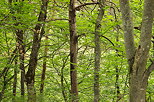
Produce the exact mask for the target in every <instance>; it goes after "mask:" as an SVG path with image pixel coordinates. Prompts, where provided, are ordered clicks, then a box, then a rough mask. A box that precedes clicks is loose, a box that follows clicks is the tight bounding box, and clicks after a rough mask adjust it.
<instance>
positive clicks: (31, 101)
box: [26, 0, 48, 102]
mask: <svg viewBox="0 0 154 102" xmlns="http://www.w3.org/2000/svg"><path fill="white" fill-rule="evenodd" d="M47 5H48V0H42V5H41V10H40V14H39V17H38V21H39V22H42V24H40V23H38V24H36V26H35V28H34V30H35V31H34V35H33V44H32V51H31V54H30V60H29V67H28V71H27V73H26V84H27V92H28V102H36V92H35V87H34V82H35V79H34V77H35V69H36V66H37V57H38V51H39V49H40V43H41V38H42V36H43V34H44V33H45V31H44V26H45V24H44V22H45V20H46V16H47Z"/></svg>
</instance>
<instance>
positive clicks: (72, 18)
mask: <svg viewBox="0 0 154 102" xmlns="http://www.w3.org/2000/svg"><path fill="white" fill-rule="evenodd" d="M75 1H76V0H70V5H69V30H70V78H71V101H72V102H78V83H77V69H76V67H77V43H78V37H77V33H76V11H75Z"/></svg>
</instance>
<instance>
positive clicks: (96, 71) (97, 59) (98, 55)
mask: <svg viewBox="0 0 154 102" xmlns="http://www.w3.org/2000/svg"><path fill="white" fill-rule="evenodd" d="M99 2H100V5H99V13H98V16H97V19H96V25H95V52H94V53H95V68H94V102H99V100H100V93H99V92H100V89H99V71H100V59H101V48H100V31H101V21H102V18H103V16H104V9H103V7H104V6H103V5H104V0H99Z"/></svg>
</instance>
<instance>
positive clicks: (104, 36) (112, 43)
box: [101, 35, 115, 46]
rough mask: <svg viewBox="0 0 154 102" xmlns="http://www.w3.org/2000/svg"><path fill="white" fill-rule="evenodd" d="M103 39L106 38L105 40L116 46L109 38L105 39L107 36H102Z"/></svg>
mask: <svg viewBox="0 0 154 102" xmlns="http://www.w3.org/2000/svg"><path fill="white" fill-rule="evenodd" d="M101 37H103V38H105V39H106V40H108V41H109V42H110V43H111V44H112V45H113V46H115V45H114V43H113V42H112V41H111V40H110V39H109V38H107V37H105V36H103V35H102V36H101Z"/></svg>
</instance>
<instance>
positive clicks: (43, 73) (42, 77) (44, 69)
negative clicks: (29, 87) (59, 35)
mask: <svg viewBox="0 0 154 102" xmlns="http://www.w3.org/2000/svg"><path fill="white" fill-rule="evenodd" d="M47 40H48V37H47V36H46V37H45V48H44V59H43V70H42V75H41V85H40V93H43V90H44V80H45V72H46V63H47V58H46V56H47V52H48V47H47V46H46V45H47V43H48V42H47Z"/></svg>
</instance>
